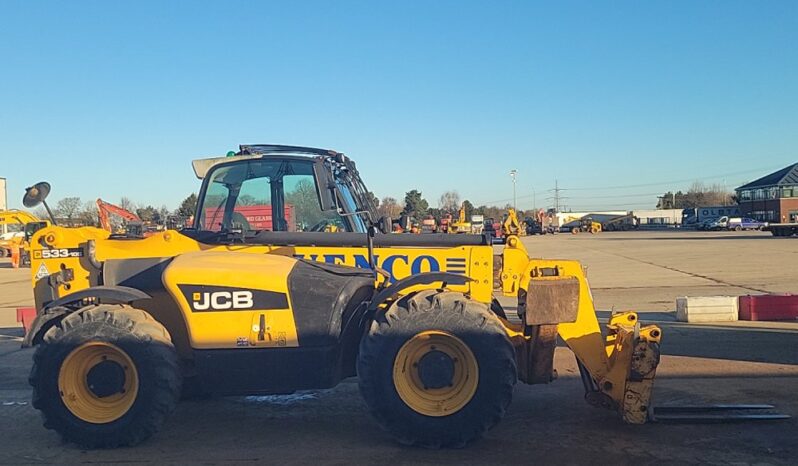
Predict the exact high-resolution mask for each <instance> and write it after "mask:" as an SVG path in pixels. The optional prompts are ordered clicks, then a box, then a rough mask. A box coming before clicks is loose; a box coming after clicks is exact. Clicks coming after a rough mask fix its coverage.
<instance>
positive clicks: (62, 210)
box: [55, 197, 82, 225]
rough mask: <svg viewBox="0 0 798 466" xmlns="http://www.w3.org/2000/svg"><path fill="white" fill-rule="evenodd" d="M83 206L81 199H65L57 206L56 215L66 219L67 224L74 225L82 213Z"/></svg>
mask: <svg viewBox="0 0 798 466" xmlns="http://www.w3.org/2000/svg"><path fill="white" fill-rule="evenodd" d="M81 206H82V202H81V201H80V198H79V197H65V198H63V199H61V200H60V201H58V203H57V204H56V205H55V215H57V216H59V217H63V218H65V219H66V220H67V223H68V224H69V225H72V224H74V221H75V220H76V219H77V217H78V214H79V213H80V208H81Z"/></svg>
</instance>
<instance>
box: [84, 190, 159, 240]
mask: <svg viewBox="0 0 798 466" xmlns="http://www.w3.org/2000/svg"><path fill="white" fill-rule="evenodd" d="M111 215H116V216H117V217H119V218H121V219H122V221H123V222H124V223H123V224H122V226H121V228H114V225H113V224H112V222H111ZM97 217H98V218H99V220H100V227H101V228H102V229H103V230H105V231H107V232H109V233H112V234H115V235H122V236H128V237H131V238H136V237H144V236H149V235H151V232H148V231H146V230H145V228H144V222H142V221H141V218H139V216H138V215H136V214H134V213H133V212H131V211H129V210H127V209H124V208H122V207H119V206H118V205H114V204H111V203H110V202H105V201H103V200H102V199H97Z"/></svg>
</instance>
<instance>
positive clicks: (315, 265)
mask: <svg viewBox="0 0 798 466" xmlns="http://www.w3.org/2000/svg"><path fill="white" fill-rule="evenodd" d="M194 169H195V172H196V174H197V176H198V177H199V178H201V179H202V180H203V182H202V188H201V191H200V194H199V204H198V207H197V212H196V215H195V220H194V225H193V228H188V229H184V230H181V231H174V230H168V231H165V232H159V233H156V234H154V235H153V236H150V237H148V238H135V239H134V238H111V237H109V233H108V232H107V231H105V230H101V229H98V228H91V227H86V228H70V229H67V228H61V227H57V226H52V227H48V228H44V229H43V230H41V231H39V232H37V233H36V235H35V236H34V237H33V241H32V249H33V251H32V252H33V254H32V258H33V261H32V262H33V263H32V273H33V278H32V279H33V286H34V290H35V297H36V305H37V309H38V317H37V319H36V321H35V323H34V324H33V327H32V329H31V330H30V331H29V332H28V333H27V335H26V337H25V342H24V344H25V345H36V346H38V348H37V350H36V352H35V356H34V359H35V364H34V367H33V370H32V373H31V377H30V381H31V384H32V386H33V405H34V406H35V407H36V408H37V409H39V410H40V411H41V412H42V414H43V416H44V423H45V426H46V427H48V428H50V429H54V430H56V431H58V432H59V433H60V434H61V435H62V436H63V437H64V438H65V439H67V440H70V441H74V442H77V443H79V444H81V445H85V446H89V447H111V446H119V445H133V444H136V443H138V442H140V441H142V440H144V439H146V438H147V437H149V436H150V435H152V434H153V433H154V432H155V431H156V430H157V429H158V428H159V426H160V425H161V423H162V422H163V420H164V418H165V417H166V416H167V415H168V414H169V413H170V412H171V411H172V410H173V408H174V407H175V405H176V403H177V402H178V400H179V398H180V396H181V390H182V392H196V391H201V392H207V393H215V394H222V395H233V394H237V395H240V394H280V393H289V392H292V391H295V390H301V389H320V388H328V387H333V386H335V385H336V384H337V383H338V382H339V381H341V380H342V379H344V378H346V377H351V376H355V375H357V376H358V378H359V385H360V391H361V393H362V395H363V397H364V399H365V400H366V402H367V404H368V406H369V408H370V410H371V412H372V413H373V414H374V417H375V418H376V420H377V422H378V423H379V424H381V425H382V426H383V427H384V428H386V429H387V430H388V431H389V432H390V433H392V434H393V435H394V436H395V437H396V438H397V439H399V440H400V441H401V442H403V443H408V444H417V445H425V446H433V447H436V446H460V445H464V444H466V443H468V442H470V441H472V440H474V439H476V438H478V437H479V436H480V435H481V434H482V433H484V432H485V431H486V430H487V429H489V428H490V427H492V426H493V425H494V424H496V423H497V422H498V421H499V420H500V419H501V417H502V416H503V415H504V413H505V410H506V409H507V407H508V405H509V404H510V399H511V397H512V392H513V386H514V385H515V383H516V381H518V380H520V381H521V382H524V383H529V384H536V383H548V382H550V381H552V380H553V379H554V376H555V371H554V369H553V355H554V348H555V346H556V339H557V336H558V335H559V336H560V337H561V338H562V339H563V340H564V341H565V342H566V343H567V344H568V345H569V346H570V347H571V349H573V351H574V353H575V354H576V357H577V360H578V362H579V366H580V369H581V370H582V378H583V382H584V384H585V389H586V391H587V400H588V401H589V402H590V403H591V404H594V405H597V406H604V407H608V408H611V409H614V410H616V411H618V412H619V413H620V415H621V416H622V418H623V419H624V420H625V421H627V422H631V423H643V422H645V421H646V419H647V418H648V411H649V401H650V394H651V385H652V381H653V378H654V374H655V370H656V367H657V363H658V361H659V341H660V337H661V333H660V330H659V328H657V327H655V326H648V327H642V328H641V327H640V325H639V323H638V321H637V315H636V314H635V313H632V312H626V313H620V314H616V315H614V316H613V317H612V318H611V319H610V322H609V325H608V326H607V331H606V335H602V333H601V330H600V328H599V324H598V322H597V320H596V315H595V312H594V308H593V303H592V301H591V296H590V290H589V288H588V284H587V281H586V279H585V276H584V274H583V271H582V267H581V266H580V264H579V263H577V262H574V261H552V260H532V259H530V258H529V257H528V254H527V252H526V250H525V249H524V248H523V246H522V244H521V242H520V241H519V239H518V237H516V236H510V237H509V238H508V239H507V244H506V246H505V247H504V250H503V252H502V253H501V255H498V256H496V257H494V254H493V248H492V246H491V245H490V241H489V237H483V236H475V235H466V234H464V235H446V234H429V235H393V234H387V233H388V232H389V231H390V225H391V223H390V221H389V220H382V221H375V219H376V217H375V209H374V206H373V205H372V204H371V202H370V196H369V193H368V191H367V190H366V187H365V185H364V184H363V182H362V181H361V179H360V177H359V175H358V172H357V169H356V167H355V164H354V163H353V162H351V161H350V160H349V159H348V158H347V157H345V156H344V155H343V154H340V153H337V152H334V151H328V150H320V149H310V148H302V147H287V146H241V148H240V151H239V152H238V153H237V154H236V155H235V156H233V157H227V158H225V157H221V158H212V159H205V160H198V161H195V162H194ZM38 200H41V199H38ZM328 225H335V229H332V228H327V226H328ZM301 230H314V231H301ZM378 230H381V231H378ZM331 231H335V232H331ZM494 293H502V294H504V295H507V296H516V297H517V299H518V301H517V304H518V316H519V318H520V323H518V324H511V323H510V322H508V320H507V318H506V317H507V316H506V315H505V311H504V309H502V307H501V306H500V305H499V303H498V301H497V300H496V299H494Z"/></svg>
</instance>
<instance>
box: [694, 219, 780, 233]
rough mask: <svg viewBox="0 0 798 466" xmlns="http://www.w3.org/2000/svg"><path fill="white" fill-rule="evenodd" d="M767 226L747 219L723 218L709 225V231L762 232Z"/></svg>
mask: <svg viewBox="0 0 798 466" xmlns="http://www.w3.org/2000/svg"><path fill="white" fill-rule="evenodd" d="M766 226H768V224H767V222H760V221H758V220H754V219H752V218H748V217H727V216H723V217H720V218H719V219H717V220H715V221H714V222H712V223H710V224H709V228H708V229H710V230H713V231H718V230H735V231H742V230H762V229H764V228H765V227H766Z"/></svg>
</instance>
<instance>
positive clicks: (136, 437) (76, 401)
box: [29, 304, 181, 448]
mask: <svg viewBox="0 0 798 466" xmlns="http://www.w3.org/2000/svg"><path fill="white" fill-rule="evenodd" d="M33 360H34V364H33V369H32V370H31V375H30V379H29V380H30V384H31V385H32V386H33V407H34V408H36V409H38V410H39V411H41V413H42V417H43V419H44V426H45V427H46V428H48V429H52V430H55V431H56V432H58V433H59V434H61V436H62V437H63V438H64V440H66V441H69V442H74V443H77V444H79V445H81V446H83V447H86V448H112V447H118V446H129V445H135V444H137V443H140V442H142V441H143V440H145V439H147V438H149V437H150V436H151V435H152V434H154V433H155V432H156V431H157V430H158V429H159V428H160V426H161V425H162V424H163V422H164V420H165V419H166V417H167V415H169V414H170V413H171V412H172V411H173V410H174V408H175V406H176V404H177V401H178V400H179V398H180V385H181V375H180V369H179V366H178V359H177V354H176V353H175V349H174V346H173V345H172V342H171V339H170V337H169V333H168V332H167V331H166V329H165V328H164V327H163V326H162V325H161V324H160V323H159V322H158V321H156V320H155V319H153V318H152V317H151V316H150V315H149V314H147V313H146V312H144V311H141V310H139V309H135V308H133V307H130V306H124V305H110V304H102V305H96V306H91V307H90V308H88V309H85V310H81V311H79V312H75V313H72V314H69V315H67V316H66V317H65V318H64V319H63V320H62V321H61V322H60V323H59V324H57V325H56V326H53V327H52V328H51V329H50V330H48V331H47V333H46V334H45V335H44V339H43V342H42V343H41V344H40V345H39V347H38V348H37V350H36V353H35V354H34V356H33ZM131 363H132V364H131Z"/></svg>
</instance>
